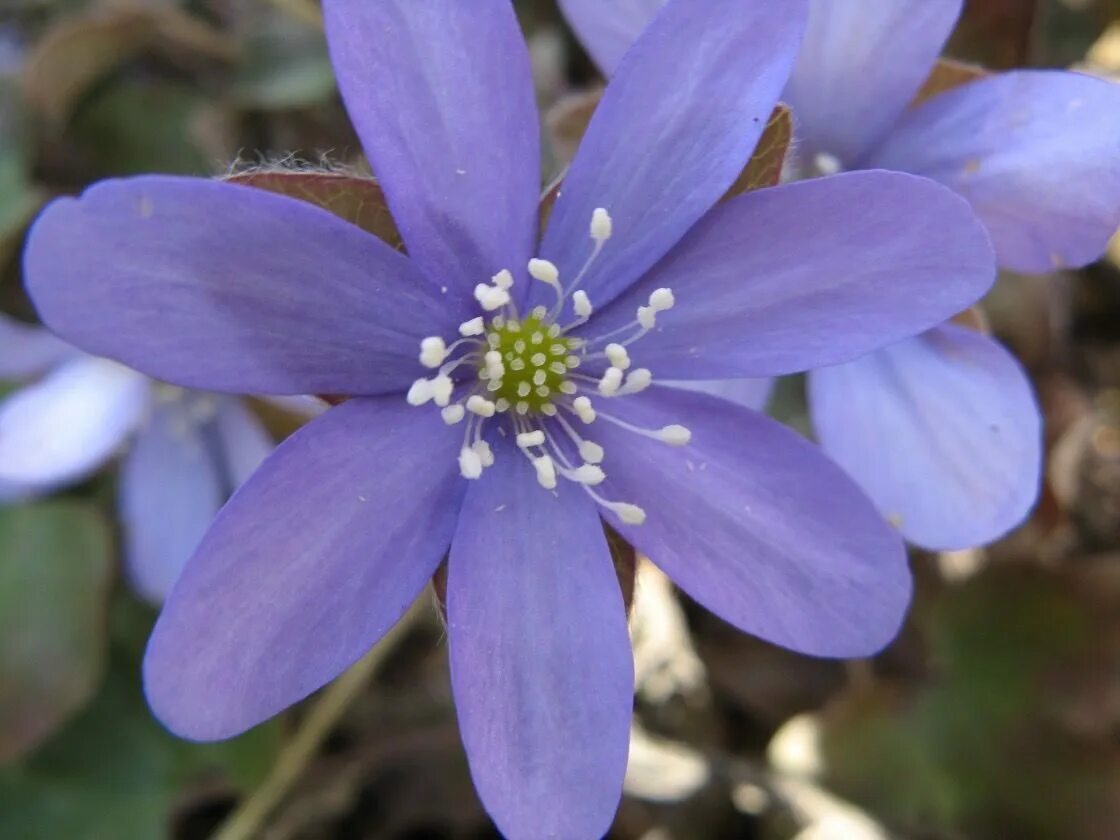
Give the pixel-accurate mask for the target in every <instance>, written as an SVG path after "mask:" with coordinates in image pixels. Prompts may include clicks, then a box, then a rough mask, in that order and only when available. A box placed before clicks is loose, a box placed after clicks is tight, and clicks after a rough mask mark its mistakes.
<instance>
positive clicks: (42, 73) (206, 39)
mask: <svg viewBox="0 0 1120 840" xmlns="http://www.w3.org/2000/svg"><path fill="white" fill-rule="evenodd" d="M150 49H162V50H171V51H174V50H181V51H185V52H187V53H189V54H194V55H200V56H203V57H206V58H212V59H217V60H221V61H231V60H233V59H234V58H235V57H236V55H237V47H236V45H235V44H234V43H233V42H232V41H231V40H230V39H229V38H227V37H226V36H224V35H223V34H222V33H220V32H218V31H217V30H216V29H214V28H213V27H211V26H210V25H209V24H207V23H204V22H203V21H201V20H199V19H198V18H195V17H193V16H191V15H189V14H187V13H185V12H183V11H180V10H179V9H176V8H174V7H172V6H162V5H148V4H141V3H139V2H128V3H123V4H114V5H102V6H98V7H95V8H93V9H90V10H88V11H83V12H80V13H78V14H74V15H70V16H67V17H64V18H62V19H61V20H60V21H59V22H58V23H56V24H55V25H54V26H53V27H51V28H50V29H48V30H47V33H46V34H45V35H44V36H43V37H42V39H40V41H39V42H38V43H37V44H36V45H35V47H34V49H32V50H31V53H30V54H29V55H28V58H27V63H26V65H25V66H24V72H23V87H24V93H25V95H26V97H27V101H28V102H29V103H30V104H31V106H32V107H33V108H34V109H36V110H37V111H38V112H39V113H41V114H42V115H43V116H44V117H46V118H47V119H48V120H49V121H51V122H53V123H55V124H56V125H59V124H61V123H63V122H64V121H65V120H66V118H67V117H68V116H69V115H70V113H71V111H72V110H73V108H74V105H75V104H76V103H77V101H78V99H79V98H80V97H81V95H82V94H83V93H84V92H85V91H86V90H88V89H89V88H90V86H91V85H92V84H93V83H94V82H96V81H97V80H98V79H100V78H101V77H102V76H104V75H105V74H106V73H108V72H110V71H111V70H113V69H114V68H115V67H119V66H120V65H121V64H124V63H125V62H127V61H129V60H131V59H133V58H135V57H136V56H138V55H140V54H141V53H143V52H145V51H147V50H150Z"/></svg>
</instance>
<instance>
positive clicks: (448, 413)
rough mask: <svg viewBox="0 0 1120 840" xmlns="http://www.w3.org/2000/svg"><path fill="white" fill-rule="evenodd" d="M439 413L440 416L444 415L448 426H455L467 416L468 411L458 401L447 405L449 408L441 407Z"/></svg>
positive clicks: (444, 420)
mask: <svg viewBox="0 0 1120 840" xmlns="http://www.w3.org/2000/svg"><path fill="white" fill-rule="evenodd" d="M439 413H440V416H441V417H443V422H444V423H446V424H447V425H448V426H454V425H455V424H456V423H458V422H459V421H460V420H462V419H463V418H464V417H465V416H466V414H467V411H466V409H465V408H463V407H462V406H461V405H459V404H458V403H456V404H455V405H449V406H447V408H444V409H440V412H439Z"/></svg>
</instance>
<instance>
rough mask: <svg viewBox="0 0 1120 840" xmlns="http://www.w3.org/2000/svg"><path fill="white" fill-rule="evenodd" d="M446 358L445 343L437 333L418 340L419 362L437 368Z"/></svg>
mask: <svg viewBox="0 0 1120 840" xmlns="http://www.w3.org/2000/svg"><path fill="white" fill-rule="evenodd" d="M446 358H447V345H446V344H445V343H444V341H443V339H442V338H440V337H439V336H438V335H430V336H428V337H427V338H425V339H424V340H423V341H421V342H420V364H422V365H423V366H424V367H429V368H438V367H439V366H440V365H441V364H443V360H444V359H446Z"/></svg>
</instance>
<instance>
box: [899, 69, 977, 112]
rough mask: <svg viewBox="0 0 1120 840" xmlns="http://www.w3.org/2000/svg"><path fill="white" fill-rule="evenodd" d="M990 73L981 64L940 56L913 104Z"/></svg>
mask: <svg viewBox="0 0 1120 840" xmlns="http://www.w3.org/2000/svg"><path fill="white" fill-rule="evenodd" d="M988 75H990V73H989V71H987V70H985V69H984V68H983V67H980V66H979V65H976V64H966V63H965V62H963V61H954V60H953V59H951V58H939V59H938V60H937V64H935V65H933V70H932V71H931V72H930V74H929V78H927V79H926V80H925V82H924V83H923V84H922V87H921V90H919V91H918V95H917V96H915V97H914V101H913V102H912V103H911V106H914V105H921V104H922V103H923V102H925V101H926V100H927V99H932V98H933V97H935V96H937V94H939V93H945V91H947V90H952V89H953V88H955V87H960V86H961V85H964V84H968V83H969V82H974V81H976V80H977V79H983V78H984V77H985V76H988Z"/></svg>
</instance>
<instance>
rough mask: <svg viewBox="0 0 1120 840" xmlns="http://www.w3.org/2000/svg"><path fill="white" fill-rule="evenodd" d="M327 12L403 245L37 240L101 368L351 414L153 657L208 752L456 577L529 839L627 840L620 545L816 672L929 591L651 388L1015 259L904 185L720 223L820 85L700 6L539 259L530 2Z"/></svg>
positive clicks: (322, 235)
mask: <svg viewBox="0 0 1120 840" xmlns="http://www.w3.org/2000/svg"><path fill="white" fill-rule="evenodd" d="M324 12H325V18H326V29H327V37H328V41H329V45H330V49H331V55H332V58H333V62H334V66H335V70H336V73H337V75H338V80H339V85H340V88H341V90H342V93H343V98H344V100H345V102H346V104H347V107H348V109H349V112H350V115H351V118H352V119H353V121H354V123H355V125H356V127H357V129H358V132H359V134H360V136H361V138H362V141H363V144H364V147H365V151H366V153H367V155H368V157H369V159H370V162H371V164H372V166H373V168H374V171H375V172H376V174H377V176H378V178H379V179H380V182H381V186H382V188H383V190H384V192H385V194H386V196H387V200H388V203H389V205H390V208H391V210H392V212H393V215H394V218H395V220H396V222H397V225H398V227H399V229H400V232H401V234H402V237H403V239H404V242H405V245H406V246H407V252H408V255H407V256H404V255H402V254H401V253H398V252H397V251H395V250H393V249H392V248H390V247H389V246H388V245H386V244H385V243H383V242H382V241H380V240H378V239H376V238H375V237H373V236H371V235H369V234H367V233H365V232H364V231H362V230H360V229H358V228H356V227H353V226H351V225H350V224H348V223H346V222H344V221H342V220H341V219H339V218H337V217H335V216H333V215H331V214H330V213H328V212H326V211H323V210H321V209H320V208H318V207H315V206H312V205H310V204H305V203H302V202H299V201H296V200H293V199H290V198H287V197H284V196H280V195H276V194H272V193H267V192H263V191H258V190H255V189H252V188H249V187H245V186H240V185H234V184H229V183H221V182H213V181H206V180H197V179H185V178H164V177H142V178H135V179H129V180H119V181H109V182H105V183H102V184H100V185H97V186H94V187H93V188H91V189H90V190H88V191H87V192H86V193H85V194H84V195H83V196H82V197H81V198H78V199H63V200H60V201H59V202H56V203H55V204H53V205H52V206H51V207H50V208H49V209H47V210H46V211H45V212H44V214H43V215H42V216H41V218H40V219H39V220H38V221H37V223H36V224H35V227H34V229H33V231H32V233H31V236H30V240H29V245H28V249H27V252H26V266H25V267H26V272H27V278H28V284H29V288H30V291H31V293H32V295H33V297H34V299H35V301H36V303H37V305H38V307H39V309H40V311H41V313H42V314H43V316H44V317H45V319H46V321H47V322H48V323H49V324H50V325H51V326H52V327H53V328H54V329H55V330H56V331H58V332H59V333H60V334H62V335H64V336H65V337H67V338H68V339H69V340H71V341H74V342H76V343H77V344H79V345H80V346H82V347H83V348H85V349H87V350H89V351H91V352H96V353H98V354H100V355H105V356H109V357H111V358H115V359H118V360H121V361H123V362H125V363H127V364H130V365H134V366H136V367H138V368H139V369H141V370H143V371H145V372H147V373H149V374H151V375H155V376H158V377H159V378H161V379H163V380H166V381H172V382H176V383H178V384H180V385H184V386H188V387H200V388H207V389H211V390H217V391H228V392H239V391H249V392H263V393H281V394H283V393H291V394H298V393H323V394H342V395H348V396H349V399H347V400H346V401H344V402H342V403H341V404H340V405H338V406H336V407H334V408H332V409H330V410H329V411H327V412H326V413H325V414H324V415H322V416H321V417H319V418H317V419H315V420H313V421H312V422H311V423H309V424H308V425H306V426H305V427H303V428H302V429H301V430H300V431H298V432H297V433H296V434H295V435H293V436H292V437H291V438H289V439H288V440H287V441H286V442H285V443H283V444H282V445H281V446H280V447H278V449H277V450H276V452H275V453H274V454H273V455H271V456H270V457H269V458H268V459H267V460H266V461H265V463H264V464H263V465H262V466H261V467H260V469H259V470H258V471H257V472H256V474H255V475H254V476H253V477H252V478H250V479H249V481H248V482H247V483H246V484H245V485H244V486H243V487H242V488H241V489H240V490H239V491H238V492H237V493H236V494H235V495H234V496H233V498H232V499H231V500H230V501H229V503H228V504H227V505H226V506H225V508H224V509H223V511H222V512H221V513H220V514H219V516H218V518H217V520H216V521H215V523H214V525H213V527H212V528H211V529H210V532H209V534H208V535H207V537H206V538H205V539H204V540H203V543H202V545H201V547H200V548H199V549H198V551H197V552H196V553H195V555H194V556H193V557H192V559H191V560H190V562H189V563H188V566H187V568H186V569H185V571H184V572H183V575H182V576H181V577H180V579H179V581H178V583H177V584H176V586H175V588H174V590H173V591H172V593H171V595H170V597H169V599H168V601H167V603H166V606H165V608H164V610H163V613H162V615H161V616H160V619H159V622H158V624H157V626H156V629H155V631H154V633H153V636H152V639H151V642H150V644H149V648H148V652H147V656H146V660H145V683H146V688H147V693H148V698H149V701H150V703H151V705H152V707H153V709H154V710H155V712H156V714H157V715H158V716H159V717H160V718H161V719H162V720H163V721H164V722H165V723H166V724H167V725H168V726H169V727H170V728H171V729H172V730H173V731H175V732H177V733H179V734H181V735H184V736H186V737H190V738H196V739H217V738H225V737H228V736H231V735H234V734H236V733H238V732H241V731H242V730H244V729H246V728H248V727H250V726H253V725H254V724H256V723H258V722H260V721H262V720H264V719H266V718H268V717H269V716H271V715H274V714H276V713H277V712H278V711H280V710H282V709H284V708H285V707H287V706H289V705H291V704H292V703H294V702H296V701H297V700H300V699H301V698H303V697H305V696H307V695H308V694H309V693H310V692H312V691H314V690H315V689H317V688H318V687H320V686H321V685H323V684H324V683H325V682H327V681H328V680H330V679H332V678H333V677H335V676H336V675H337V674H339V673H340V672H341V671H342V670H343V669H345V668H346V667H347V666H349V665H350V664H351V663H352V662H354V661H355V660H356V659H357V658H358V657H360V656H361V655H362V654H363V653H364V652H365V651H366V650H368V649H369V647H370V646H371V645H372V644H373V643H374V642H376V641H377V639H378V638H379V637H380V636H381V635H382V634H383V633H384V632H385V631H386V630H387V629H388V628H389V627H390V626H392V624H393V623H394V622H396V621H397V619H398V618H399V617H400V616H401V615H402V613H403V612H404V611H405V609H406V608H407V607H408V605H409V604H410V603H411V602H412V601H413V599H414V598H415V597H416V596H417V595H418V593H420V592H421V590H422V589H423V587H424V586H425V585H426V583H427V581H428V580H429V579H430V578H431V577H432V575H433V574H434V573H435V572H436V570H437V569H438V567H439V566H440V564H441V563H442V562H443V561H444V559H445V558H447V560H448V580H447V619H448V633H449V640H450V660H451V677H452V686H453V689H454V693H455V698H456V706H457V710H458V715H459V722H460V727H461V731H462V736H463V740H464V743H465V746H466V750H467V755H468V758H469V761H470V767H471V772H472V775H473V778H474V781H475V784H476V787H477V789H478V791H479V793H480V795H481V797H482V800H483V802H484V803H485V805H486V807H487V808H488V810H489V811H490V813H491V814H492V816H493V817H494V819H495V821H496V822H497V824H498V826H499V828H500V829H501V830H502V831H503V832H504V833H506V834H507V835H510V836H514V837H544V836H549V837H552V836H555V837H565V838H568V837H592V836H600V835H601V834H602V833H603V832H605V831H606V829H607V828H608V826H609V824H610V820H611V817H612V815H613V813H614V810H615V808H616V806H617V803H618V799H619V794H620V789H621V783H622V777H623V773H624V769H625V765H626V759H627V740H628V729H629V721H630V715H631V708H632V689H633V671H632V663H631V654H630V647H629V639H628V635H627V628H626V614H625V608H624V605H623V601H622V596H621V594H620V588H619V585H618V581H617V579H616V577H615V574H614V570H613V566H612V563H611V559H610V555H609V551H608V547H607V542H606V539H605V537H604V531H603V527H602V521H603V520H605V521H606V522H608V523H609V524H610V525H612V526H613V527H615V528H616V529H618V531H619V532H621V534H623V535H624V536H625V537H626V539H628V540H631V541H632V542H633V544H634V545H635V546H636V547H637V548H639V549H640V550H641V551H643V552H644V553H645V554H647V555H649V556H650V557H652V558H654V560H655V561H656V562H657V563H658V564H659V565H660V566H661V568H663V569H664V570H665V571H666V572H667V573H668V574H669V575H670V576H671V577H672V578H673V579H674V580H675V581H676V582H677V583H678V584H679V585H680V586H681V587H683V588H684V589H685V590H686V591H687V592H688V593H689V594H690V595H692V596H693V597H695V598H696V599H697V600H698V601H700V602H701V603H703V604H705V605H706V606H707V607H708V608H709V609H711V610H713V611H714V612H715V613H717V614H718V615H720V616H722V617H723V618H725V619H726V620H728V621H730V622H731V623H733V624H735V625H736V626H738V627H740V628H742V629H744V630H746V631H748V632H751V633H754V634H757V635H758V636H760V637H762V638H764V639H767V640H769V641H772V642H775V643H777V644H780V645H785V646H787V647H789V648H792V649H793V650H797V651H803V652H807V653H811V654H815V655H820V656H857V655H864V654H868V653H871V652H873V651H875V650H877V649H878V648H880V647H881V646H882V645H883V644H885V643H886V642H887V641H888V640H889V639H890V638H891V637H892V636H893V635H894V633H895V632H896V630H897V627H898V625H899V622H900V620H901V618H902V615H903V613H904V611H905V608H906V604H907V602H908V598H909V593H910V580H909V575H908V571H907V567H906V561H905V553H904V550H903V547H902V544H901V541H900V540H899V538H898V537H897V535H896V534H895V533H894V532H893V530H892V529H891V528H889V526H887V525H886V523H884V522H883V520H882V518H881V517H880V516H879V515H878V513H877V512H876V511H875V509H874V507H873V506H872V505H871V504H870V503H869V502H868V501H867V500H866V499H865V498H864V497H863V496H862V494H861V493H860V492H859V491H858V490H857V489H856V488H855V486H854V485H853V484H852V483H851V482H850V481H849V480H848V479H847V478H846V477H845V476H844V475H843V473H842V472H841V471H840V470H839V469H838V468H836V467H835V466H833V465H831V463H830V462H829V461H828V460H827V459H826V458H824V457H823V456H822V455H820V454H819V453H818V451H817V450H816V449H815V448H814V447H812V446H811V445H810V444H808V443H806V442H805V441H803V440H802V439H801V438H799V437H798V436H797V435H795V434H794V433H793V432H790V431H788V430H786V429H784V428H783V427H781V426H780V425H778V424H775V423H773V422H772V421H770V420H768V419H766V418H765V417H763V416H761V415H759V414H756V413H753V412H750V411H747V410H746V409H743V408H740V407H737V406H735V405H734V404H732V403H729V402H725V401H721V400H718V399H714V398H712V397H709V396H706V395H702V394H695V393H691V392H688V391H685V390H680V389H673V388H666V387H663V386H659V385H658V384H656V382H655V379H656V378H661V377H664V378H665V379H681V380H694V379H712V378H718V377H723V376H726V377H751V376H769V375H773V374H779V373H784V372H789V371H793V370H799V369H804V368H806V367H812V366H815V365H822V364H829V363H833V362H840V361H845V360H848V359H851V358H853V357H856V356H858V355H860V354H863V353H865V352H867V351H869V350H871V349H873V348H875V347H878V346H881V345H883V344H885V343H888V342H892V341H897V340H898V339H900V338H903V337H905V336H908V335H913V334H915V333H917V332H920V331H921V330H924V329H927V328H929V327H930V326H932V325H934V324H937V323H939V322H940V321H942V320H944V319H945V318H946V317H948V316H949V315H951V314H952V313H954V312H956V311H959V310H960V309H962V308H964V307H965V306H967V305H969V304H970V303H971V302H972V301H973V300H975V299H976V297H978V296H979V295H980V294H982V293H983V292H984V290H985V289H986V288H987V287H988V286H989V284H990V283H991V280H992V276H993V273H994V268H993V264H992V257H991V251H990V246H989V244H988V242H987V238H986V236H985V235H984V233H983V230H982V228H980V226H979V225H978V224H977V223H976V222H975V219H974V218H973V216H972V215H971V213H970V212H969V211H968V209H967V205H966V204H965V203H964V202H963V201H961V200H960V199H959V198H957V197H956V196H954V195H953V194H952V193H951V192H950V191H948V190H945V189H944V188H942V187H940V186H938V185H936V184H934V183H932V182H930V181H927V180H925V179H920V178H914V177H912V176H909V175H902V174H890V173H878V172H872V173H852V174H847V175H843V176H840V177H837V178H826V179H819V180H816V181H811V182H806V183H801V184H794V185H790V186H786V187H780V188H776V189H772V190H765V191H761V192H757V193H751V194H748V195H746V196H743V197H740V198H737V199H734V200H731V201H727V202H724V203H718V204H717V202H718V201H719V199H720V198H721V196H722V195H723V194H724V193H725V192H726V190H727V189H728V188H729V187H730V185H731V184H732V183H733V182H734V181H735V179H736V177H737V176H738V174H739V173H740V171H741V170H742V168H743V166H744V164H745V163H746V161H747V160H748V159H749V157H750V155H751V151H752V149H753V147H754V145H755V143H756V142H757V140H758V138H759V136H760V133H761V130H762V127H763V126H764V124H765V122H766V119H767V117H768V115H769V114H770V112H771V109H772V108H773V106H774V104H775V102H776V101H777V98H778V95H779V93H780V92H781V90H782V87H783V85H784V84H785V82H786V78H787V76H788V73H789V71H790V69H791V67H792V66H793V61H794V57H795V54H796V50H797V45H798V41H799V39H800V37H801V34H802V30H803V27H804V23H805V12H806V9H805V7H804V4H803V3H801V2H791V0H773V2H767V3H756V4H753V5H752V6H749V7H747V8H744V7H743V4H742V3H741V2H738V0H674V2H672V3H670V5H669V6H668V7H667V9H666V11H665V12H664V14H663V15H662V16H661V17H660V18H659V19H658V21H657V22H656V23H655V24H654V25H653V26H652V27H651V28H650V29H649V30H648V32H647V33H646V34H645V35H644V36H643V37H642V39H641V40H640V41H639V42H638V43H637V45H636V46H635V47H634V48H633V50H631V51H630V53H629V54H628V56H627V58H626V59H625V60H624V61H623V62H622V64H621V66H620V67H619V69H618V72H617V73H616V75H615V78H614V80H613V81H612V83H611V85H610V87H609V89H608V91H607V92H606V94H605V96H604V99H603V102H602V105H601V107H600V108H599V111H598V113H597V114H596V115H595V118H594V120H593V122H592V124H591V126H590V128H589V130H588V132H587V135H586V137H585V138H584V140H583V143H582V145H581V147H580V150H579V153H578V155H577V156H576V158H575V160H574V162H573V164H572V166H571V168H570V170H569V171H568V173H567V175H566V178H565V181H564V186H563V189H562V191H561V194H560V196H559V199H558V201H557V202H556V204H555V207H554V208H553V209H552V211H551V214H550V217H549V219H548V222H547V226H546V228H545V230H544V233H543V235H541V234H540V233H539V229H540V221H539V218H538V197H539V189H540V183H541V177H540V172H539V156H540V150H539V132H538V114H537V111H536V106H535V102H534V97H533V90H532V84H531V79H530V72H529V60H528V55H527V51H526V48H525V45H524V42H523V40H522V39H521V36H520V32H519V31H518V28H517V23H516V19H515V16H514V14H513V11H512V8H511V5H510V3H509V2H508V0H475V2H472V3H469V4H468V3H463V2H461V0H426V1H425V2H416V0H363V1H362V2H351V1H350V0H327V2H326V3H325V4H324ZM79 255H80V256H79ZM651 371H652V373H651Z"/></svg>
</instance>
